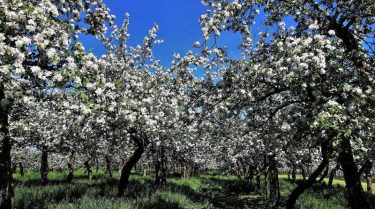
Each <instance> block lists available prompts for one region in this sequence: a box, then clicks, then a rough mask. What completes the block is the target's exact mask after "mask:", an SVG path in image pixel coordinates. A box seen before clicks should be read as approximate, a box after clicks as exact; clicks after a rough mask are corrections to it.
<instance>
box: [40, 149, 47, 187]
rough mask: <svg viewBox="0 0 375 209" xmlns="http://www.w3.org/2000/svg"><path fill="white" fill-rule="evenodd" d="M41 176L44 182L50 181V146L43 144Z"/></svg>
mask: <svg viewBox="0 0 375 209" xmlns="http://www.w3.org/2000/svg"><path fill="white" fill-rule="evenodd" d="M40 176H41V178H42V184H43V185H46V184H47V183H48V146H47V145H43V148H42V157H41V162H40Z"/></svg>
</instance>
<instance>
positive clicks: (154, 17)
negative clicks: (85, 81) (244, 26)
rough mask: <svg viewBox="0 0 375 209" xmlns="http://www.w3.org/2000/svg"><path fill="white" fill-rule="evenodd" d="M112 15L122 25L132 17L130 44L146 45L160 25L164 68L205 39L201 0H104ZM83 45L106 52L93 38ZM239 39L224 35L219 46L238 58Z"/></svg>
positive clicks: (157, 49) (159, 53)
mask: <svg viewBox="0 0 375 209" xmlns="http://www.w3.org/2000/svg"><path fill="white" fill-rule="evenodd" d="M104 2H105V3H106V5H107V6H108V7H109V8H110V10H111V13H112V14H114V15H115V16H116V23H117V25H121V24H122V21H123V20H124V17H125V13H126V12H128V13H129V14H130V24H129V31H128V32H129V33H130V39H129V45H131V46H136V45H137V44H141V43H142V42H143V38H144V36H146V35H147V34H148V30H149V29H150V28H151V27H152V26H153V25H154V23H157V24H158V25H159V28H160V30H159V32H158V34H157V35H158V38H159V39H163V40H164V43H163V44H161V45H156V46H155V48H154V55H155V57H156V58H157V59H160V60H161V62H162V63H163V65H165V66H170V62H171V61H172V59H173V53H174V52H177V53H180V54H181V55H183V54H185V53H186V52H187V51H189V50H190V49H192V43H194V42H195V41H200V42H202V39H203V36H202V33H201V27H200V25H199V22H198V20H199V18H200V16H201V15H202V14H204V13H205V11H206V10H207V9H208V8H207V7H205V6H203V5H202V4H201V0H185V1H182V0H104ZM81 40H82V41H83V43H84V46H85V48H86V49H88V50H92V51H93V52H94V53H95V54H96V55H99V56H100V55H101V54H103V53H104V48H103V46H101V44H100V43H99V42H98V41H96V40H95V39H94V38H92V37H81ZM239 41H240V36H239V35H238V34H233V33H229V32H227V33H224V35H223V36H222V37H220V39H219V44H220V45H227V46H228V47H229V49H230V53H231V55H232V56H238V51H237V50H236V46H237V45H238V43H239Z"/></svg>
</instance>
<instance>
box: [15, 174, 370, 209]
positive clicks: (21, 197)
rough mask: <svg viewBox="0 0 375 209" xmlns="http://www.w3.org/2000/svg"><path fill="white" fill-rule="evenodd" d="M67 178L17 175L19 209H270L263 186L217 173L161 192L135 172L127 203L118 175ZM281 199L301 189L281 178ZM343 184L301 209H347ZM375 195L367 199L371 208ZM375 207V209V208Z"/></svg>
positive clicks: (312, 196) (315, 194)
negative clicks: (120, 194)
mask: <svg viewBox="0 0 375 209" xmlns="http://www.w3.org/2000/svg"><path fill="white" fill-rule="evenodd" d="M67 173H68V172H65V171H63V172H56V171H53V172H50V173H49V175H48V177H49V179H50V181H49V184H48V185H45V186H43V185H42V183H41V179H40V174H39V172H36V171H31V170H29V171H26V172H25V174H24V176H21V175H20V174H19V173H16V174H14V178H15V194H16V196H15V207H16V208H19V209H32V208H38V209H43V208H51V209H52V208H53V209H70V208H80V209H96V208H97V209H99V208H129V209H141V208H142V209H161V208H163V209H183V208H186V209H206V208H207V209H208V208H212V209H219V208H233V209H239V208H241V209H242V208H243V209H245V208H267V202H266V201H267V200H266V198H265V197H264V195H263V192H262V191H261V190H263V189H264V188H263V185H262V187H261V188H260V189H259V190H258V191H256V190H254V189H248V187H249V185H247V183H246V182H245V181H244V180H240V179H239V178H237V177H236V176H234V175H222V174H220V173H219V172H216V171H207V172H203V173H201V174H199V175H196V176H194V177H191V178H188V179H184V178H181V177H179V176H178V175H174V174H170V177H169V178H168V180H167V183H166V185H162V186H156V185H155V184H154V181H153V179H154V174H153V173H151V174H150V175H147V176H143V173H142V172H141V171H133V172H132V174H131V177H130V184H129V188H128V190H127V192H126V194H125V196H124V197H121V198H117V197H116V192H117V190H116V189H117V188H116V184H117V182H118V178H119V175H118V173H114V176H113V178H112V179H110V178H108V177H107V176H105V173H104V170H102V169H99V170H97V171H94V173H93V178H92V180H91V181H90V180H89V179H87V178H86V176H85V174H84V170H83V169H77V170H75V172H74V178H75V179H74V180H73V181H72V182H71V183H67V182H66V181H65V178H66V176H67ZM279 178H280V193H281V198H282V199H285V198H286V197H287V196H288V195H289V193H290V192H291V191H292V190H293V188H294V187H295V186H296V183H293V182H292V181H291V180H288V179H287V176H286V175H280V176H279ZM343 186H344V185H343V181H342V180H338V179H335V181H334V187H333V188H327V186H326V185H325V184H324V183H323V184H316V185H314V186H313V187H312V188H310V189H308V190H307V191H306V192H305V193H304V194H303V195H302V196H301V197H300V199H299V200H298V202H297V207H296V208H301V209H302V208H305V209H309V208H320V209H343V208H348V205H347V201H346V200H345V197H344V187H343ZM374 195H375V192H373V194H372V195H370V194H368V198H369V200H370V202H371V204H372V205H374V203H375V202H374V201H375V196H374ZM374 206H375V205H374Z"/></svg>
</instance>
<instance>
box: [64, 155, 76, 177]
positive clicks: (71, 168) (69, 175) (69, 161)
mask: <svg viewBox="0 0 375 209" xmlns="http://www.w3.org/2000/svg"><path fill="white" fill-rule="evenodd" d="M73 161H74V151H72V153H71V154H70V156H69V160H68V172H69V173H68V176H67V178H66V181H67V182H68V183H70V182H72V181H73V178H74V175H73V172H74V167H73V163H74V162H73Z"/></svg>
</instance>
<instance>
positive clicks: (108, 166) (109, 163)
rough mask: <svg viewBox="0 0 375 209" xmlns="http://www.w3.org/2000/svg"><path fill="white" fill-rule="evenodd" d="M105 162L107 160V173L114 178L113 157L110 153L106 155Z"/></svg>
mask: <svg viewBox="0 0 375 209" xmlns="http://www.w3.org/2000/svg"><path fill="white" fill-rule="evenodd" d="M105 162H106V169H105V173H106V174H108V175H109V177H110V178H112V168H111V158H110V157H109V156H108V155H106V156H105Z"/></svg>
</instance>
